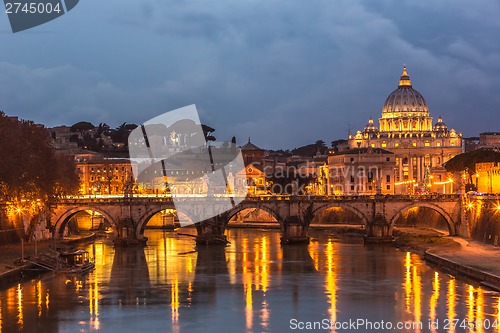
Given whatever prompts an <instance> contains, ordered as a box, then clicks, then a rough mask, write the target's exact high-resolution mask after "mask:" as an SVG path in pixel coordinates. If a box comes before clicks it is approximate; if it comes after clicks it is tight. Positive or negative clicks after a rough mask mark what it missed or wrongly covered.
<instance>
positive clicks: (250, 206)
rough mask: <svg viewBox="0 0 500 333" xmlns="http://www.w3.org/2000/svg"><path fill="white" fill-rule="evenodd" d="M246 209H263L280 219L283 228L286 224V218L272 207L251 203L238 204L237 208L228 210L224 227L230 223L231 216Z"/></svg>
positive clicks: (277, 219)
mask: <svg viewBox="0 0 500 333" xmlns="http://www.w3.org/2000/svg"><path fill="white" fill-rule="evenodd" d="M245 209H261V210H263V211H265V212H267V213H269V214H271V216H272V217H274V218H275V219H276V221H278V223H279V224H280V227H281V229H283V226H284V219H283V218H282V217H281V216H280V215H279V214H278V213H277V212H276V211H274V210H273V209H272V208H270V207H268V206H266V205H259V204H257V203H255V204H254V203H251V204H239V205H238V206H236V207H235V208H233V209H231V210H230V211H228V212H226V214H225V215H226V219H225V221H224V228H225V227H226V226H227V224H228V223H229V221H230V220H231V218H233V216H235V215H236V214H238V213H239V212H242V211H244V210H245Z"/></svg>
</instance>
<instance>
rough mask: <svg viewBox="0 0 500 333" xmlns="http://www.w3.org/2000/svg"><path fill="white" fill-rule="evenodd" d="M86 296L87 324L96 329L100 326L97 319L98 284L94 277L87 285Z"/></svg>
mask: <svg viewBox="0 0 500 333" xmlns="http://www.w3.org/2000/svg"><path fill="white" fill-rule="evenodd" d="M88 298H89V324H90V327H92V329H94V330H96V331H97V330H99V329H100V328H101V325H100V321H99V285H98V280H97V279H95V280H94V282H93V283H91V284H90V285H89V290H88Z"/></svg>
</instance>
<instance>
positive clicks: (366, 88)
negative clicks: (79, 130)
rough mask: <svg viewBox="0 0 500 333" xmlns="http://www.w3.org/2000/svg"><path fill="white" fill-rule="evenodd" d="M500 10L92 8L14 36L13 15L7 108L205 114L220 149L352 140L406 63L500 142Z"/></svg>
mask: <svg viewBox="0 0 500 333" xmlns="http://www.w3.org/2000/svg"><path fill="white" fill-rule="evenodd" d="M499 17H500V5H499V2H498V0H475V1H470V0H439V1H435V0H419V1H402V0H371V1H357V0H211V1H207V0H135V1H131V0H119V1H103V0H81V1H80V3H79V4H78V6H77V7H75V8H74V9H73V10H72V11H71V12H69V13H68V14H66V15H64V16H62V17H60V18H59V19H57V20H54V21H52V22H49V23H47V24H45V25H43V26H40V27H37V28H34V29H31V30H28V31H25V32H20V33H16V34H13V33H12V32H11V30H10V27H9V25H8V20H7V16H6V15H5V13H0V45H1V46H0V110H3V111H5V112H6V113H7V114H10V115H18V116H20V117H22V118H28V119H32V120H35V121H36V122H40V123H44V124H46V125H47V126H56V125H60V124H69V125H71V124H73V123H75V122H77V121H80V120H87V121H91V122H93V123H99V122H106V123H108V124H109V125H111V126H113V127H114V126H117V125H119V124H121V123H123V122H125V121H126V122H133V123H141V122H144V121H146V120H148V119H150V118H152V117H154V116H157V115H159V114H161V113H164V112H166V111H169V110H172V109H175V108H179V107H182V106H185V105H189V104H196V105H197V108H198V110H199V112H200V116H201V118H202V121H203V122H205V123H207V124H209V125H211V126H212V127H215V128H216V133H215V134H216V136H217V138H218V139H219V140H221V139H222V140H228V139H230V138H231V136H233V135H236V136H237V138H238V141H239V143H244V141H246V140H247V138H248V136H251V137H252V141H253V142H254V143H255V144H257V145H258V146H261V147H264V148H277V147H282V148H292V147H296V146H299V145H303V144H307V143H311V142H314V141H315V140H318V139H322V140H324V141H325V142H328V143H329V142H330V141H331V140H333V139H338V138H345V137H346V135H347V130H348V128H349V127H351V129H353V130H355V129H360V128H362V127H363V126H364V124H365V123H366V122H367V119H368V117H369V116H373V117H374V118H378V117H379V116H380V112H381V108H382V105H383V103H384V101H385V98H386V97H387V95H388V94H389V93H390V92H391V91H392V90H394V89H395V88H396V87H397V83H398V79H399V75H400V73H401V69H402V65H403V64H407V66H408V72H409V74H410V77H411V79H412V83H413V87H414V88H416V89H417V90H419V91H420V92H421V93H422V94H423V96H424V97H425V98H426V100H427V103H428V104H429V107H430V111H431V116H433V117H434V120H435V121H436V120H437V117H438V116H439V115H442V116H443V117H444V121H445V122H446V123H447V124H448V126H449V127H454V128H455V129H457V130H458V131H461V132H463V134H464V136H476V135H478V133H479V132H482V131H500V121H499V120H498V112H499V105H500V82H499V81H500V19H499Z"/></svg>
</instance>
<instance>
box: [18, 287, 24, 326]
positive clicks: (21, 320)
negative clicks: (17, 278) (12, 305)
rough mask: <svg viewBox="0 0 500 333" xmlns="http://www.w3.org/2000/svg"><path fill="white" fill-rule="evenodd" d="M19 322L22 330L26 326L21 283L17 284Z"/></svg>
mask: <svg viewBox="0 0 500 333" xmlns="http://www.w3.org/2000/svg"><path fill="white" fill-rule="evenodd" d="M17 324H18V325H19V330H20V331H22V330H23V327H24V314H23V289H22V287H21V284H20V283H19V284H18V285H17Z"/></svg>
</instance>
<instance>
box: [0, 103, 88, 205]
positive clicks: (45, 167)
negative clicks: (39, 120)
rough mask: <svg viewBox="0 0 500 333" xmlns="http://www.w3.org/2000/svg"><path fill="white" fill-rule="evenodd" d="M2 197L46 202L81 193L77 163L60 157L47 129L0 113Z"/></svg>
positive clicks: (0, 179) (0, 188)
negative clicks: (78, 191)
mask: <svg viewBox="0 0 500 333" xmlns="http://www.w3.org/2000/svg"><path fill="white" fill-rule="evenodd" d="M0 135H1V137H2V144H1V145H0V191H1V193H0V198H1V199H3V200H5V199H7V200H13V201H16V200H23V199H25V200H33V199H42V200H45V199H47V198H49V197H52V196H57V195H63V194H70V193H73V192H75V191H77V190H78V186H79V185H78V183H79V180H78V174H77V172H76V168H75V165H74V163H73V160H72V159H70V158H69V157H67V156H63V155H61V156H59V155H56V154H55V152H54V150H53V148H52V146H51V144H50V137H49V133H48V132H47V130H46V129H45V128H44V127H43V126H42V125H38V124H35V123H33V122H32V121H27V120H17V119H16V118H9V117H8V116H6V115H5V113H3V112H0Z"/></svg>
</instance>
